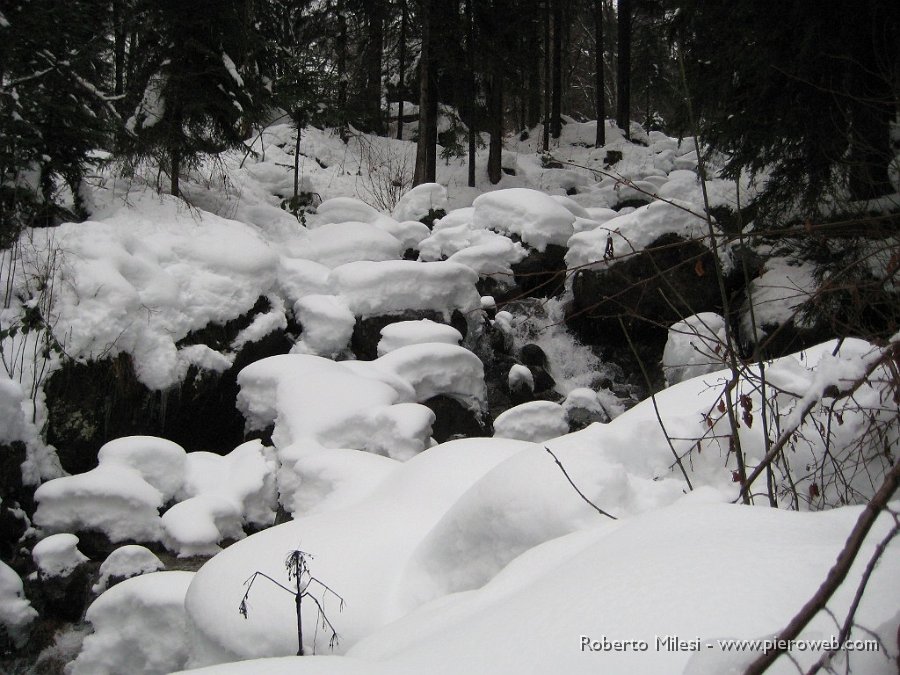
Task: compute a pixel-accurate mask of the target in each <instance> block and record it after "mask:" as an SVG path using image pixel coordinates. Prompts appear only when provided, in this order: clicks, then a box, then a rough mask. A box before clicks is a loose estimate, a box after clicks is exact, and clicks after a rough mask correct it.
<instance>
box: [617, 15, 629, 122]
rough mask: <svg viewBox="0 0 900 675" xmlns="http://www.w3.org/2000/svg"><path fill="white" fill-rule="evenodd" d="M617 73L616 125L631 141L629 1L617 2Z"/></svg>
mask: <svg viewBox="0 0 900 675" xmlns="http://www.w3.org/2000/svg"><path fill="white" fill-rule="evenodd" d="M618 26H619V71H618V77H617V78H616V79H617V80H618V83H617V86H616V90H617V99H618V100H617V102H616V124H618V125H619V128H620V129H622V131H623V132H624V134H625V138H627V139H629V140H630V139H631V0H619V19H618Z"/></svg>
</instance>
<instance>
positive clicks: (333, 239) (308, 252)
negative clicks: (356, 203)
mask: <svg viewBox="0 0 900 675" xmlns="http://www.w3.org/2000/svg"><path fill="white" fill-rule="evenodd" d="M293 253H294V254H295V255H296V257H299V258H306V259H307V260H313V261H315V262H317V263H319V264H320V265H325V266H326V267H331V268H334V267H338V266H339V265H343V264H344V263H349V262H354V261H356V260H374V261H380V260H396V259H398V258H400V257H401V255H402V254H403V246H402V245H401V244H400V241H399V240H398V239H397V238H396V237H394V236H393V235H391V234H389V233H387V232H385V231H384V230H383V229H381V228H379V227H376V226H375V225H370V224H368V223H363V222H352V221H350V222H340V223H328V224H325V225H322V226H320V227H317V228H315V229H313V230H310V232H309V235H308V236H307V237H306V238H305V239H303V240H302V241H300V242H299V243H298V244H297V245H296V246H295V247H294V251H293Z"/></svg>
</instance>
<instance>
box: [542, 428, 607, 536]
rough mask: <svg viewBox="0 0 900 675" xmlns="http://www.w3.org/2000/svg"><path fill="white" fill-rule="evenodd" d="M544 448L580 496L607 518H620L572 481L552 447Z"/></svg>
mask: <svg viewBox="0 0 900 675" xmlns="http://www.w3.org/2000/svg"><path fill="white" fill-rule="evenodd" d="M544 450H546V451H547V452H549V453H550V456H551V457H552V458H553V461H554V462H556V466H558V467H559V469H560V471H562V472H563V476H565V477H566V480H567V481H569V485H571V486H572V488H573V489H574V490H575V492H577V493H578V496H579V497H581V498H582V499H583V500H584V501H586V502H587V503H588V504H590V505H591V506H592V507H593V508H594V510H595V511H596V512H597V513H599V514H600V515H601V516H606V517H607V518H612V519H613V520H618V518H616V517H615V516H614V515H612V514H609V513H607V512H606V511H604V510H603V509H601V508H600V507H599V506H597V505H596V504H595V503H594V502H592V501H591V500H590V499H588V498H587V497H585V496H584V493H583V492H582V491H581V490H579V489H578V486H577V485H575V483H573V482H572V479H571V478H570V477H569V472H568V471H566V467H564V466H563V465H562V462H560V461H559V458H558V457H557V456H556V455H554V454H553V451H552V450H551V449H550V448H548V447H547V446H546V445H545V446H544Z"/></svg>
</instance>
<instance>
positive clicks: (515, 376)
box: [506, 363, 534, 391]
mask: <svg viewBox="0 0 900 675" xmlns="http://www.w3.org/2000/svg"><path fill="white" fill-rule="evenodd" d="M506 383H507V386H508V387H509V390H510V391H520V390H523V389H527V390H528V391H534V375H532V374H531V371H530V370H529V369H528V366H523V365H521V364H519V363H515V364H513V365H512V366H511V367H510V369H509V374H508V375H507V376H506Z"/></svg>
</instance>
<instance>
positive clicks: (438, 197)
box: [392, 183, 448, 221]
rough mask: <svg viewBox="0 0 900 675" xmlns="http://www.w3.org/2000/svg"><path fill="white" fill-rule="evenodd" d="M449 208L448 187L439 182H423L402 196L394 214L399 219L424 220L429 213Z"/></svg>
mask: <svg viewBox="0 0 900 675" xmlns="http://www.w3.org/2000/svg"><path fill="white" fill-rule="evenodd" d="M447 209H448V203H447V188H445V187H444V186H443V185H439V184H438V183H422V184H420V185H416V186H415V187H414V188H413V189H411V190H410V191H409V192H407V193H406V194H404V195H403V196H402V197H400V201H399V202H397V206H395V207H394V212H393V214H392V215H393V216H394V218H395V219H396V220H399V221H403V220H422V218H425V217H427V216H428V214H429V213H432V212H435V211H444V212H446V211H447Z"/></svg>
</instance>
